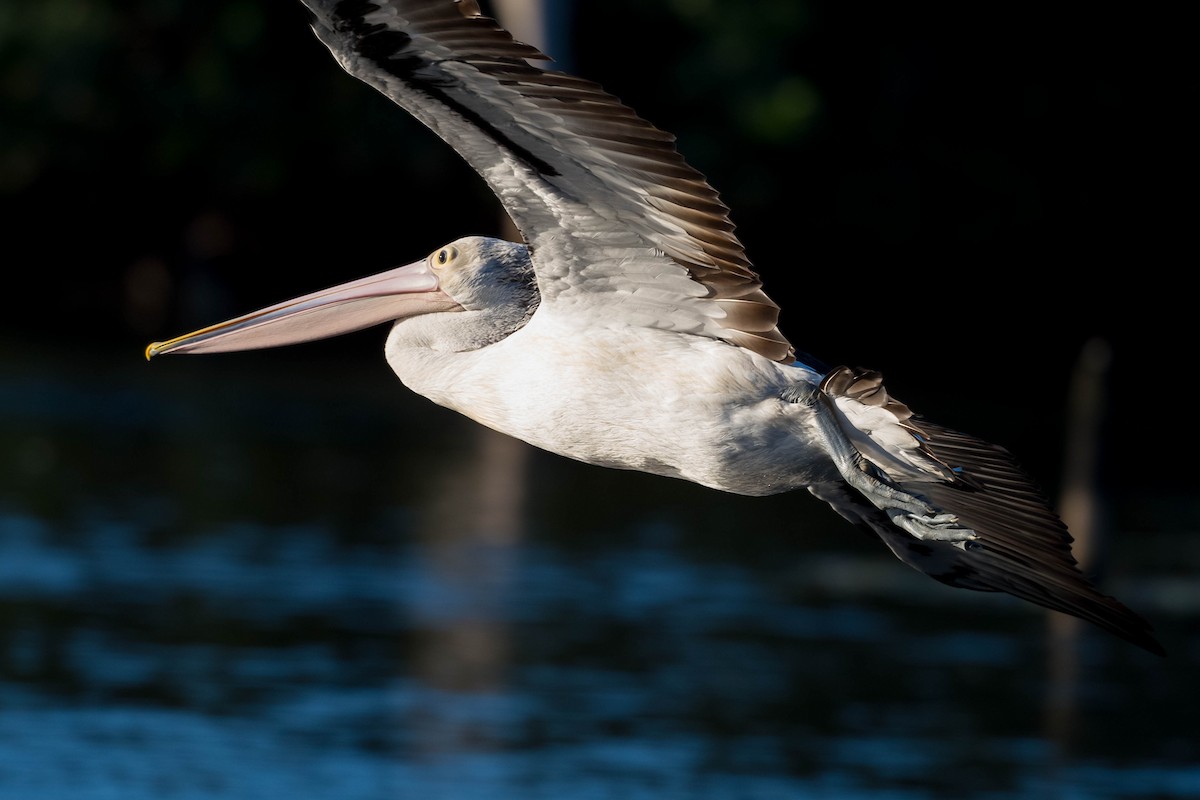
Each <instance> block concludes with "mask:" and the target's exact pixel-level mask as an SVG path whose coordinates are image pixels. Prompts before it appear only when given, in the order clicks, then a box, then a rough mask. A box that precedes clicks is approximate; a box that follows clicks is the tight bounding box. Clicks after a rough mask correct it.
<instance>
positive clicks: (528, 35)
mask: <svg viewBox="0 0 1200 800" xmlns="http://www.w3.org/2000/svg"><path fill="white" fill-rule="evenodd" d="M550 1H551V2H552V0H550ZM496 9H497V10H496V14H497V18H498V21H499V22H500V24H501V25H502V26H504V27H505V28H507V29H508V30H509V31H510V32H512V34H513V35H514V37H515V38H517V39H519V40H521V41H525V42H528V43H530V44H533V45H535V46H537V47H539V48H540V49H543V50H546V49H547V42H546V38H547V36H548V34H547V31H548V30H550V26H549V25H548V24H547V19H548V17H547V15H546V12H545V10H544V3H543V1H542V0H504V2H497V3H496ZM560 38H561V39H562V40H563V41H564V42H565V37H560ZM501 217H502V220H501V226H502V233H501V235H502V236H504V237H505V238H508V239H511V240H514V241H520V233H519V232H518V231H517V230H516V228H515V226H513V224H512V222H511V220H509V218H508V216H507V215H505V214H504V213H503V212H501ZM470 432H471V436H472V437H473V441H472V445H471V450H470V452H469V453H468V454H467V455H466V456H465V457H464V458H463V459H462V460H460V461H456V462H454V463H451V464H448V465H447V471H446V473H445V474H442V475H439V476H436V477H435V481H436V482H435V484H434V487H433V488H434V491H433V496H432V498H431V500H430V503H429V505H428V506H427V507H426V509H425V512H426V516H425V518H424V519H423V520H422V522H421V525H420V532H421V538H422V545H423V547H422V549H423V555H424V557H425V558H424V560H425V562H426V566H427V568H428V569H429V570H430V572H431V574H433V575H434V576H435V579H436V580H437V581H438V582H439V583H441V584H442V585H443V586H444V587H445V588H446V589H448V590H449V592H450V594H451V595H452V596H454V597H458V598H462V602H460V604H459V609H458V611H457V613H455V614H453V615H452V616H450V618H448V619H445V620H444V621H441V622H440V623H439V624H438V625H437V626H434V627H431V629H430V631H429V633H428V635H427V637H426V639H425V641H423V642H422V643H421V645H420V647H419V648H417V651H416V652H417V657H416V664H415V673H416V677H417V678H418V679H419V680H420V681H421V682H422V683H423V684H425V685H426V686H430V687H433V688H436V689H441V690H449V691H456V692H495V691H498V690H500V689H501V687H502V686H503V685H504V683H505V681H506V679H507V672H508V668H509V660H510V658H511V650H512V648H511V643H510V636H509V631H508V628H507V620H506V619H505V618H504V615H505V614H506V613H507V610H508V606H509V603H508V597H507V595H508V588H509V586H510V585H511V579H512V575H513V574H514V571H515V563H514V562H515V560H516V558H517V546H518V545H519V544H520V540H521V537H522V536H523V534H524V528H525V514H524V500H525V495H526V491H527V485H528V461H529V452H530V450H529V446H528V445H526V444H525V443H524V442H520V441H517V440H516V439H512V438H510V437H508V436H504V435H502V434H499V433H496V432H495V431H492V430H489V429H487V428H484V427H483V426H481V425H474V424H472V425H471V427H470ZM421 724H423V726H424V729H423V730H422V735H421V737H420V740H421V741H422V742H423V745H422V747H423V749H424V750H425V751H426V752H428V753H438V752H447V751H453V750H455V749H458V748H459V747H461V746H463V745H464V744H466V743H467V742H470V741H472V737H473V736H476V735H477V734H478V729H477V728H476V721H475V720H473V719H471V718H469V717H468V718H466V719H462V718H458V717H447V716H442V715H439V714H438V713H437V709H436V705H435V706H431V707H430V708H428V709H426V716H425V718H424V719H423V720H421ZM476 746H477V743H476Z"/></svg>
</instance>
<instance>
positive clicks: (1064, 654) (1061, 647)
mask: <svg viewBox="0 0 1200 800" xmlns="http://www.w3.org/2000/svg"><path fill="white" fill-rule="evenodd" d="M1111 358H1112V354H1111V349H1110V347H1109V345H1108V342H1106V341H1104V340H1103V339H1099V338H1094V339H1090V340H1089V341H1087V342H1086V343H1085V344H1084V346H1083V349H1082V350H1081V351H1080V353H1079V358H1078V360H1077V361H1076V363H1075V370H1074V372H1073V373H1072V375H1071V385H1070V388H1069V393H1068V396H1067V436H1066V452H1065V454H1064V457H1063V483H1062V494H1061V496H1060V498H1059V511H1060V513H1061V515H1062V519H1063V522H1065V523H1066V524H1067V527H1068V528H1069V529H1070V530H1071V535H1072V536H1073V537H1074V538H1075V544H1074V547H1073V549H1074V552H1075V558H1076V559H1077V560H1078V561H1079V568H1080V569H1081V570H1083V571H1084V572H1085V573H1088V572H1090V570H1091V569H1092V568H1093V567H1094V566H1095V564H1096V560H1097V554H1098V552H1099V551H1100V549H1101V547H1102V545H1103V535H1104V528H1105V525H1106V520H1105V514H1104V508H1103V498H1102V495H1101V492H1100V488H1099V485H1100V441H1101V429H1102V427H1103V423H1104V411H1105V393H1106V378H1107V375H1108V368H1109V362H1110V361H1111ZM1080 627H1081V620H1079V619H1077V618H1075V617H1072V616H1068V615H1066V614H1056V613H1051V614H1050V615H1049V616H1048V623H1047V637H1048V639H1049V645H1048V648H1047V651H1048V653H1049V664H1048V667H1047V672H1048V675H1047V682H1046V709H1045V727H1046V735H1047V737H1049V739H1050V740H1051V741H1053V742H1055V743H1056V744H1057V745H1058V746H1059V749H1060V750H1063V749H1066V747H1067V746H1068V745H1069V744H1070V741H1071V739H1072V736H1073V733H1074V729H1075V717H1076V713H1077V704H1078V677H1079V647H1078V645H1079V630H1080Z"/></svg>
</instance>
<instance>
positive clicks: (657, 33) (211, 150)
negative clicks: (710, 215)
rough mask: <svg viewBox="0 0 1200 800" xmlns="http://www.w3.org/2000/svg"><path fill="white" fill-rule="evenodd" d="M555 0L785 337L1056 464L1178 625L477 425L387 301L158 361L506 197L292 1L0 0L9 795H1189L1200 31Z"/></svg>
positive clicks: (472, 226) (976, 7) (1091, 12)
mask: <svg viewBox="0 0 1200 800" xmlns="http://www.w3.org/2000/svg"><path fill="white" fill-rule="evenodd" d="M556 7H557V8H558V9H559V13H560V16H559V17H558V20H559V27H558V29H557V30H556V31H555V34H554V35H555V36H559V37H561V38H560V39H559V41H560V42H561V51H562V52H566V53H568V57H567V58H564V59H562V63H563V64H564V65H566V66H569V67H570V68H571V69H572V70H573V71H574V72H576V73H578V74H581V75H583V76H585V77H588V78H591V79H593V80H596V81H598V82H600V83H601V84H602V85H604V86H605V87H606V88H607V89H609V90H610V91H611V92H613V93H614V94H616V95H618V96H619V97H621V98H622V99H623V100H625V101H626V102H627V103H628V104H630V105H631V106H633V107H634V108H635V109H637V110H638V111H639V112H640V113H641V114H642V115H643V116H644V117H646V118H647V119H649V120H650V121H652V122H653V123H655V124H657V125H658V126H660V127H661V128H663V129H665V130H669V131H672V132H674V133H676V134H677V135H678V137H679V146H680V149H681V151H682V152H683V153H684V154H685V156H686V157H687V158H688V159H689V161H690V162H691V163H692V164H693V165H694V166H696V167H697V168H699V169H700V170H701V171H703V172H704V173H705V174H706V175H708V176H709V178H710V180H711V182H712V183H713V185H714V186H715V187H716V188H717V189H718V190H720V192H721V193H722V196H723V198H724V199H725V201H726V202H727V203H728V204H729V205H730V207H731V208H732V210H733V211H732V217H733V220H734V222H735V223H737V225H738V226H739V227H738V230H739V233H740V234H741V236H742V239H743V242H744V243H745V245H746V247H747V250H748V252H749V255H750V257H751V259H752V260H753V261H754V263H755V264H756V267H757V269H758V270H759V271H760V273H761V274H762V276H763V278H764V280H765V282H766V286H767V289H768V292H769V293H770V294H771V296H772V297H773V298H774V299H775V300H776V301H778V302H779V303H780V305H781V306H782V307H783V318H782V328H783V330H784V332H785V334H787V335H788V336H789V338H790V339H791V340H792V341H793V342H794V343H795V344H796V346H797V347H798V348H800V349H802V350H806V351H808V352H811V353H812V354H813V355H815V356H817V357H819V358H820V359H822V360H824V361H826V362H829V363H831V364H837V363H849V364H855V365H863V366H872V367H876V368H879V369H881V370H882V371H883V372H884V374H885V375H886V377H887V380H888V385H889V388H890V389H891V391H892V393H893V394H895V395H896V396H898V397H899V398H900V399H902V400H903V401H905V402H907V403H908V404H909V405H910V406H912V407H913V408H914V409H916V410H917V411H918V412H921V413H924V414H926V415H927V416H929V417H930V418H932V419H934V420H936V421H938V422H941V423H943V424H946V425H949V426H952V427H957V428H961V429H964V430H968V431H971V432H973V433H976V434H978V435H980V436H982V437H984V438H987V439H990V440H992V441H995V442H997V443H1000V444H1002V445H1005V446H1006V447H1008V448H1009V449H1011V450H1012V451H1013V452H1014V453H1015V454H1016V455H1017V456H1018V458H1019V460H1020V461H1021V462H1023V463H1024V464H1025V466H1026V467H1027V468H1028V469H1029V471H1030V472H1031V473H1032V474H1033V475H1034V476H1035V478H1036V480H1037V481H1038V482H1039V483H1041V484H1042V485H1043V487H1044V488H1045V489H1046V490H1047V493H1048V494H1049V496H1050V497H1051V498H1052V500H1054V501H1055V502H1056V503H1058V505H1059V507H1060V508H1063V509H1064V512H1065V511H1066V510H1067V507H1068V506H1069V505H1070V503H1068V502H1067V499H1068V497H1070V496H1072V494H1071V492H1068V491H1064V489H1066V488H1073V489H1074V490H1075V491H1076V494H1075V495H1073V496H1075V497H1076V500H1078V498H1079V496H1082V497H1083V498H1084V499H1083V501H1082V506H1080V505H1076V506H1075V508H1074V511H1075V514H1073V515H1071V517H1072V525H1073V526H1075V527H1074V529H1075V530H1076V531H1077V532H1079V531H1085V530H1088V531H1090V532H1092V533H1094V534H1095V536H1094V537H1081V542H1080V543H1079V544H1080V547H1079V552H1080V553H1081V554H1086V555H1087V558H1085V559H1084V560H1085V562H1086V564H1085V565H1086V567H1087V569H1088V571H1089V572H1092V573H1093V574H1095V575H1097V578H1098V581H1099V584H1100V586H1101V587H1102V588H1103V589H1104V590H1105V591H1106V592H1111V593H1113V594H1115V595H1117V596H1118V597H1120V598H1121V599H1122V600H1123V601H1125V602H1126V603H1128V604H1129V605H1130V606H1131V607H1133V608H1135V609H1136V610H1138V611H1139V612H1141V613H1144V614H1145V615H1146V616H1147V617H1148V618H1150V619H1151V621H1152V622H1153V623H1154V625H1155V626H1156V630H1157V631H1158V633H1159V635H1160V636H1161V638H1162V641H1163V643H1164V645H1165V646H1166V647H1167V649H1168V651H1170V653H1171V656H1170V658H1168V659H1158V658H1155V657H1153V656H1150V655H1148V654H1146V653H1143V652H1141V651H1139V650H1137V649H1136V648H1134V647H1132V646H1130V645H1128V644H1126V643H1125V642H1121V641H1119V640H1117V639H1115V638H1113V637H1110V636H1107V635H1106V634H1104V633H1103V632H1100V631H1097V630H1092V629H1090V628H1086V629H1084V630H1076V632H1075V634H1074V635H1071V634H1070V633H1069V630H1070V629H1064V628H1063V625H1064V623H1063V618H1062V617H1061V616H1051V617H1050V619H1051V623H1050V624H1049V625H1047V624H1045V623H1044V622H1043V616H1044V615H1043V614H1042V613H1041V611H1040V610H1039V609H1035V608H1033V607H1031V606H1029V605H1028V604H1022V603H1019V602H1017V601H1015V600H1013V599H1012V598H1008V597H995V596H988V595H983V594H980V593H972V592H965V591H954V590H950V589H947V588H946V587H943V586H941V585H939V584H936V583H935V582H933V581H930V580H928V579H926V578H925V577H923V576H920V575H918V574H916V573H915V572H913V571H912V570H908V569H907V568H905V567H904V566H903V565H901V564H899V563H897V562H896V561H895V559H894V558H892V557H891V555H890V554H888V553H886V552H884V549H883V548H882V547H880V546H879V543H878V542H877V541H871V540H869V539H868V538H867V537H863V536H859V535H857V534H856V533H855V532H854V531H853V529H852V528H851V527H850V526H848V525H846V524H845V523H844V522H843V521H842V520H841V519H840V518H838V517H837V516H836V515H835V514H833V513H832V512H831V511H830V510H829V509H828V508H826V507H824V506H823V505H822V504H820V503H818V502H816V501H815V500H813V499H812V498H809V497H807V496H805V495H804V493H793V494H791V495H784V496H778V497H774V498H765V499H764V498H738V497H732V496H729V495H722V494H719V493H716V492H712V491H708V490H705V489H702V488H700V487H696V486H692V485H689V484H685V483H682V482H678V481H668V480H665V479H659V478H654V477H652V476H645V475H637V474H631V473H622V472H616V471H612V470H601V469H598V468H591V467H587V466H584V465H580V464H575V463H573V462H566V461H564V460H563V459H559V458H557V457H554V456H551V455H549V454H544V453H537V452H534V451H532V450H531V449H530V448H528V447H525V446H524V445H519V444H517V443H515V442H513V440H510V439H507V438H505V437H501V436H498V435H493V434H489V433H487V432H485V431H483V429H481V428H479V426H476V425H474V424H471V423H469V422H468V421H466V420H465V419H463V418H461V417H458V416H456V415H454V414H452V413H450V412H448V411H444V410H441V409H437V408H435V407H433V406H432V405H431V404H429V403H428V402H426V401H424V400H423V399H421V398H417V397H415V396H413V395H412V394H411V393H409V392H408V391H407V390H405V389H404V388H403V387H402V386H400V385H399V384H398V382H397V381H396V380H395V379H394V377H393V376H392V374H391V372H390V370H388V368H387V366H386V365H385V363H384V361H383V357H382V345H383V340H384V333H385V332H384V330H383V329H375V330H369V331H363V332H359V333H356V334H352V335H349V336H345V337H340V338H338V339H334V340H330V341H326V342H318V343H313V344H309V345H305V346H302V347H295V348H287V349H282V350H278V351H267V352H263V353H241V354H231V355H228V356H220V357H216V358H214V359H211V360H210V359H205V358H198V359H192V358H171V359H158V360H156V361H155V362H154V363H153V364H147V363H145V362H144V361H143V357H142V352H143V348H144V347H145V345H146V344H147V343H148V342H149V341H151V340H156V339H163V338H166V337H170V336H174V335H177V334H180V333H183V332H186V331H189V330H193V329H195V328H197V327H200V326H203V325H206V324H209V323H212V322H215V321H218V320H222V319H226V318H228V317H230V316H233V315H236V314H240V313H243V312H246V311H249V310H252V309H254V308H257V307H260V306H262V305H265V304H269V303H274V302H277V301H280V300H283V299H286V298H289V297H293V296H296V295H298V294H301V293H305V292H309V291H312V290H315V289H318V288H322V287H325V286H329V285H332V284H334V283H337V282H340V281H344V280H347V279H350V278H354V277H358V276H361V275H366V274H370V273H373V272H377V271H379V270H381V269H384V268H386V267H389V266H392V265H395V264H399V263H406V262H408V261H411V260H414V259H416V258H419V257H421V256H422V255H424V254H425V253H427V252H428V251H430V250H431V249H433V248H434V247H436V246H438V245H440V244H442V243H444V242H446V241H449V240H451V239H454V238H456V237H458V236H461V235H465V234H469V233H493V234H494V233H497V232H498V231H499V230H500V216H499V209H498V205H497V204H496V202H495V200H494V199H493V198H492V197H491V195H490V194H489V192H488V191H487V189H486V188H485V187H484V186H483V184H482V182H481V181H480V180H479V179H478V178H477V177H476V176H475V175H474V174H473V173H472V172H470V171H469V170H468V169H467V168H466V167H465V166H464V165H463V164H462V163H460V161H459V160H458V158H457V156H456V155H455V154H454V153H452V152H450V150H449V148H447V147H446V146H445V145H443V144H442V143H441V142H440V141H439V140H438V139H436V138H435V137H434V136H433V135H432V134H431V133H429V132H428V131H426V130H425V129H424V128H422V127H421V126H419V125H418V124H417V123H415V122H414V121H413V120H411V119H410V118H408V117H407V115H406V114H404V113H403V112H402V111H400V110H399V109H398V108H396V107H394V106H393V105H392V104H391V103H390V102H389V101H387V100H386V99H385V98H384V97H382V96H381V95H379V94H377V93H376V92H375V91H374V90H371V89H369V88H368V87H366V86H365V85H363V84H361V83H359V82H358V81H356V80H354V79H353V78H351V77H349V76H348V75H346V74H345V73H344V72H343V71H342V70H341V69H340V68H339V67H338V66H337V65H336V63H334V61H333V60H332V59H331V58H330V56H329V54H328V53H327V52H326V51H325V49H324V48H323V47H322V46H321V45H320V44H319V43H318V42H317V41H315V39H314V38H313V37H312V35H311V33H310V32H309V31H308V30H307V25H306V22H307V21H306V17H305V13H304V12H303V10H302V9H301V7H300V4H299V3H296V2H294V0H204V1H203V2H201V0H141V1H140V2H123V1H122V0H4V2H3V3H2V4H0V233H2V234H3V237H4V238H3V250H2V251H0V264H2V265H3V270H2V272H0V274H2V275H3V276H4V278H5V279H6V282H7V283H6V289H7V291H6V292H5V293H4V298H5V299H6V301H7V302H6V303H5V304H4V309H3V313H2V314H0V796H2V797H3V798H4V800H9V798H13V799H14V800H23V798H26V797H28V798H38V800H45V798H56V797H70V798H72V800H78V798H81V797H114V796H120V797H123V798H133V800H139V799H140V798H142V797H145V798H154V800H162V798H164V797H187V798H197V797H211V798H222V799H223V798H231V797H261V796H264V795H266V796H286V797H320V798H328V797H338V798H364V799H365V800H377V799H378V798H381V797H408V796H414V797H421V798H426V797H442V798H452V797H466V798H477V797H484V796H486V797H499V798H509V797H511V798H520V800H530V798H555V799H556V800H557V798H562V797H579V796H586V797H596V798H601V797H621V798H623V800H635V799H636V798H654V800H663V799H664V798H687V800H703V798H721V800H729V798H732V797H737V798H748V799H753V800H758V798H763V799H764V800H774V798H778V797H789V798H792V797H814V798H827V797H838V798H843V797H863V798H865V797H880V798H897V797H905V798H942V797H944V798H954V799H955V800H958V799H959V798H963V797H975V796H977V797H980V798H988V800H997V799H998V798H1019V799H1020V800H1026V798H1029V797H1047V798H1049V797H1064V796H1070V797H1080V798H1082V797H1089V798H1091V797H1096V798H1104V800H1144V799H1145V798H1148V797H1171V798H1176V797H1178V798H1185V797H1186V798H1193V797H1200V769H1198V767H1197V765H1198V764H1200V756H1198V755H1197V746H1198V744H1197V741H1196V737H1195V731H1194V728H1195V724H1194V721H1195V717H1196V708H1195V698H1196V691H1195V674H1196V670H1197V664H1200V639H1197V638H1196V636H1195V633H1196V631H1197V630H1198V628H1197V620H1198V619H1200V616H1198V615H1197V609H1198V608H1200V592H1198V591H1197V588H1196V587H1197V585H1200V584H1198V583H1197V581H1196V577H1195V576H1196V574H1197V569H1198V568H1197V565H1198V564H1200V546H1198V544H1197V543H1198V542H1200V539H1197V537H1196V535H1195V532H1196V531H1197V529H1198V528H1200V503H1198V502H1197V493H1196V492H1195V490H1194V488H1193V485H1192V482H1191V480H1190V478H1191V475H1190V462H1189V455H1190V448H1189V438H1190V432H1191V428H1192V427H1193V425H1192V424H1191V422H1190V418H1189V415H1190V412H1191V406H1190V402H1189V401H1190V399H1191V383H1192V379H1191V376H1190V372H1191V365H1190V360H1189V356H1190V350H1191V346H1192V343H1193V341H1194V339H1195V336H1194V334H1193V332H1192V330H1193V320H1192V316H1193V314H1194V313H1195V312H1194V309H1193V306H1194V303H1193V301H1192V297H1191V295H1192V292H1193V290H1192V288H1191V276H1190V272H1191V271H1192V270H1193V269H1194V267H1193V266H1189V265H1190V264H1191V263H1192V262H1193V261H1194V260H1195V259H1194V256H1188V255H1187V253H1189V252H1191V251H1192V250H1193V248H1192V247H1191V246H1190V245H1189V244H1186V243H1184V236H1183V235H1181V234H1180V233H1178V232H1186V231H1187V226H1188V225H1189V224H1190V222H1191V216H1192V208H1191V204H1190V203H1188V202H1187V201H1186V200H1181V199H1180V198H1181V197H1186V196H1187V191H1186V190H1187V188H1188V183H1189V180H1190V175H1191V172H1192V170H1191V161H1192V159H1191V157H1190V155H1189V154H1187V153H1186V152H1185V149H1184V147H1183V145H1185V144H1187V145H1188V146H1190V145H1191V142H1190V139H1191V138H1194V137H1192V136H1191V130H1192V128H1191V127H1189V126H1188V125H1186V124H1185V119H1186V115H1185V113H1184V112H1185V111H1186V110H1187V106H1188V102H1186V100H1187V99H1188V98H1190V96H1191V95H1193V94H1194V91H1192V90H1190V88H1188V89H1187V91H1180V90H1179V89H1178V88H1177V87H1178V86H1180V85H1181V84H1182V83H1183V79H1184V78H1185V77H1186V75H1187V74H1188V73H1187V71H1185V69H1184V65H1185V58H1184V54H1185V53H1186V50H1185V49H1184V48H1182V47H1180V46H1179V45H1178V44H1177V41H1178V39H1181V38H1183V34H1184V32H1185V31H1189V30H1190V28H1188V27H1186V26H1185V25H1183V23H1182V22H1181V21H1179V20H1177V19H1171V18H1159V17H1156V16H1154V12H1152V11H1149V10H1147V9H1144V8H1140V7H1134V6H1127V7H1124V8H1121V9H1115V8H1104V7H1102V6H1099V5H1096V4H1091V5H1078V6H1076V5H1073V4H1072V5H1064V4H1016V5H1014V4H995V3H973V4H957V5H955V6H952V7H950V8H936V9H933V8H926V7H914V6H913V5H912V4H878V5H875V4H864V3H857V2H846V1H845V0H842V1H841V2H836V1H835V0H808V1H807V2H806V1H804V0H608V1H607V2H575V3H573V4H568V3H560V4H558V5H557V6H556ZM556 52H558V51H557V50H552V54H554V53H556ZM1084 352H1087V353H1090V354H1091V356H1092V358H1091V359H1090V361H1089V362H1088V363H1089V364H1090V366H1091V368H1092V372H1091V377H1092V384H1091V385H1092V388H1093V390H1096V389H1097V388H1098V391H1093V393H1092V394H1091V396H1090V397H1091V400H1090V403H1089V402H1082V403H1081V402H1079V401H1078V399H1077V398H1078V395H1074V394H1073V393H1072V388H1071V387H1072V386H1075V385H1077V382H1076V380H1075V378H1074V376H1075V375H1076V374H1077V373H1078V371H1079V368H1080V364H1081V354H1082V353H1084ZM1073 398H1075V399H1073ZM1093 415H1095V416H1097V417H1098V418H1099V420H1100V422H1099V426H1098V427H1089V426H1087V425H1084V426H1082V429H1081V430H1080V431H1076V432H1074V433H1072V431H1073V430H1074V428H1075V425H1074V423H1076V422H1079V421H1080V420H1087V419H1091V418H1092V417H1093ZM1071 437H1076V438H1071ZM1068 442H1071V443H1070V444H1068ZM1093 449H1095V450H1096V451H1097V452H1098V454H1099V458H1098V461H1097V462H1095V463H1092V462H1090V461H1089V460H1088V458H1087V457H1086V456H1087V455H1088V454H1089V453H1091V452H1092V451H1093ZM1093 468H1094V471H1093ZM1070 475H1074V476H1075V477H1074V478H1068V477H1067V476H1070ZM1081 508H1082V510H1080V509H1081ZM1089 515H1090V516H1089ZM1088 519H1090V520H1091V521H1092V522H1093V523H1094V524H1092V525H1087V524H1086V522H1087V521H1088ZM1079 520H1082V521H1083V522H1084V523H1085V524H1082V525H1077V524H1076V521H1079ZM1106 534H1107V537H1106ZM1082 539H1088V541H1086V542H1085V541H1082ZM1105 556H1108V557H1107V558H1106V557H1105ZM1064 631H1066V632H1064ZM1046 632H1049V634H1048V635H1044V634H1046Z"/></svg>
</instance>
